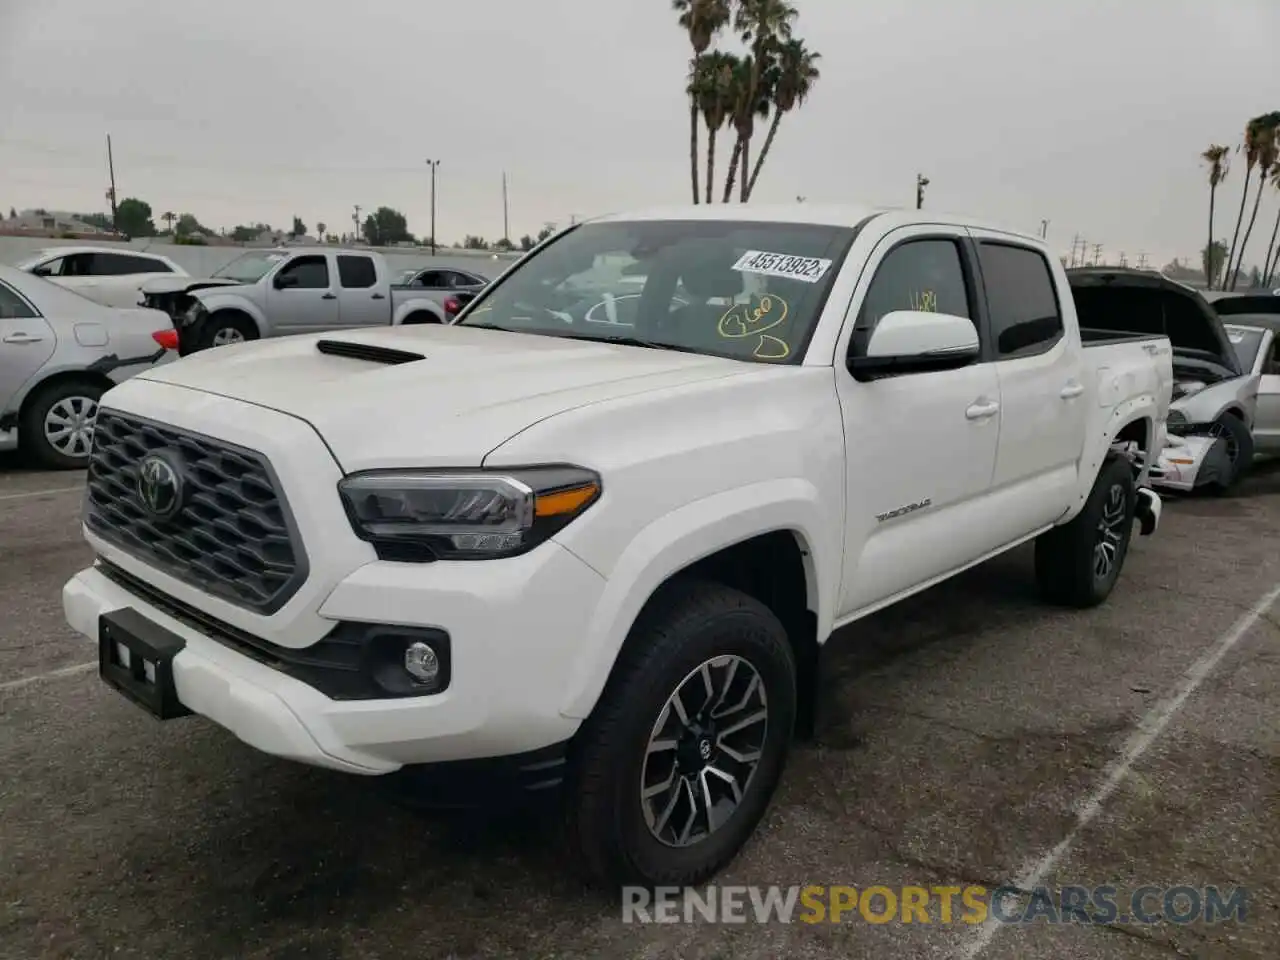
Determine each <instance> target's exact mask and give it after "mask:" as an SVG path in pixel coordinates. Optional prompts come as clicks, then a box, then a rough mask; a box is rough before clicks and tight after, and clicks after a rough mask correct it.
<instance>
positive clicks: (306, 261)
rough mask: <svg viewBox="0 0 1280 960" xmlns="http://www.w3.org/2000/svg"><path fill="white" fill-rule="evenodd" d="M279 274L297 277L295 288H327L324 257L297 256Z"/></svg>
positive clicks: (327, 271)
mask: <svg viewBox="0 0 1280 960" xmlns="http://www.w3.org/2000/svg"><path fill="white" fill-rule="evenodd" d="M280 275H281V276H290V277H297V278H298V282H297V284H296V285H295V286H294V288H293V289H295V290H328V289H329V264H328V262H327V261H326V260H325V258H324V257H298V258H297V259H296V260H294V261H293V262H292V263H290V264H289V265H288V266H287V267H285V268H284V269H283V270H281V271H280Z"/></svg>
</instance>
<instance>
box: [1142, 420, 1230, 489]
mask: <svg viewBox="0 0 1280 960" xmlns="http://www.w3.org/2000/svg"><path fill="white" fill-rule="evenodd" d="M1230 472H1231V461H1230V459H1229V458H1228V457H1227V449H1226V441H1224V440H1222V439H1219V438H1215V437H1207V436H1199V435H1187V436H1178V435H1174V434H1170V435H1169V437H1168V439H1167V441H1166V442H1165V446H1164V448H1163V449H1162V450H1161V451H1160V457H1159V459H1158V460H1157V461H1156V463H1155V464H1154V465H1153V467H1152V469H1151V474H1150V479H1151V484H1152V485H1153V486H1157V487H1161V488H1164V489H1166V490H1176V491H1179V492H1183V493H1188V492H1190V491H1192V490H1195V489H1196V488H1197V487H1202V486H1204V485H1205V484H1208V483H1213V482H1214V481H1216V480H1219V479H1221V478H1223V477H1226V476H1229V475H1230Z"/></svg>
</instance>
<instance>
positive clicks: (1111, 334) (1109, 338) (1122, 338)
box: [1080, 327, 1169, 347]
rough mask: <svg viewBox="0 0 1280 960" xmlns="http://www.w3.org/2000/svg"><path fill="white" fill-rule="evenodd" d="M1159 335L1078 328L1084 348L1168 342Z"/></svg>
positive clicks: (1164, 337) (1166, 338)
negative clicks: (1157, 341)
mask: <svg viewBox="0 0 1280 960" xmlns="http://www.w3.org/2000/svg"><path fill="white" fill-rule="evenodd" d="M1168 339H1169V338H1168V337H1166V336H1164V335H1163V334H1159V333H1126V332H1124V331H1122V330H1097V329H1093V328H1089V327H1081V328H1080V341H1081V343H1083V345H1084V346H1086V347H1105V346H1110V345H1111V344H1116V343H1136V342H1138V341H1141V340H1168Z"/></svg>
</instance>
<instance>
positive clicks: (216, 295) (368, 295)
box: [143, 248, 456, 356]
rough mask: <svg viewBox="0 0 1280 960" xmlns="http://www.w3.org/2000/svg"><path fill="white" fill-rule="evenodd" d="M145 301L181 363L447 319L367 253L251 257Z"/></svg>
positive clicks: (437, 304)
mask: <svg viewBox="0 0 1280 960" xmlns="http://www.w3.org/2000/svg"><path fill="white" fill-rule="evenodd" d="M143 298H144V303H145V304H146V305H147V306H149V307H155V308H156V309H159V310H163V311H165V313H167V314H168V315H169V316H170V317H171V318H172V319H173V323H174V326H175V327H176V328H177V329H178V334H179V338H180V350H181V353H182V354H183V355H184V356H185V355H186V354H190V353H195V352H196V351H199V350H205V349H208V348H209V347H219V346H224V345H226V344H230V343H240V342H242V341H245V340H258V339H260V338H265V337H280V336H288V335H291V334H298V333H318V332H322V331H326V330H342V329H349V328H353V327H357V328H358V327H386V326H391V325H393V324H396V325H398V324H409V323H447V322H448V321H449V320H450V319H451V315H450V314H449V313H448V311H447V310H446V308H445V304H444V303H443V302H442V301H443V299H444V298H440V299H437V298H436V297H435V296H433V295H432V292H431V291H427V290H425V289H421V288H412V287H402V286H399V285H397V286H392V284H391V281H390V271H389V269H388V267H387V261H386V259H385V258H384V257H383V256H382V254H380V253H374V252H371V251H368V250H325V251H323V252H317V251H314V250H309V249H306V248H303V249H286V250H252V251H250V252H248V253H245V254H243V255H242V256H240V257H237V258H236V259H235V260H232V261H231V262H230V263H228V264H227V265H226V266H224V267H222V268H220V269H218V270H215V271H214V272H213V274H212V276H210V277H208V278H207V279H200V280H197V279H184V278H167V279H155V280H151V281H149V282H148V283H146V284H144V285H143ZM455 312H456V311H455Z"/></svg>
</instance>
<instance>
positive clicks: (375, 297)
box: [370, 293, 387, 300]
mask: <svg viewBox="0 0 1280 960" xmlns="http://www.w3.org/2000/svg"><path fill="white" fill-rule="evenodd" d="M370 299H372V300H385V299H387V298H386V297H384V296H383V295H382V294H380V293H375V294H374V295H373V296H372V297H371V298H370Z"/></svg>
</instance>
